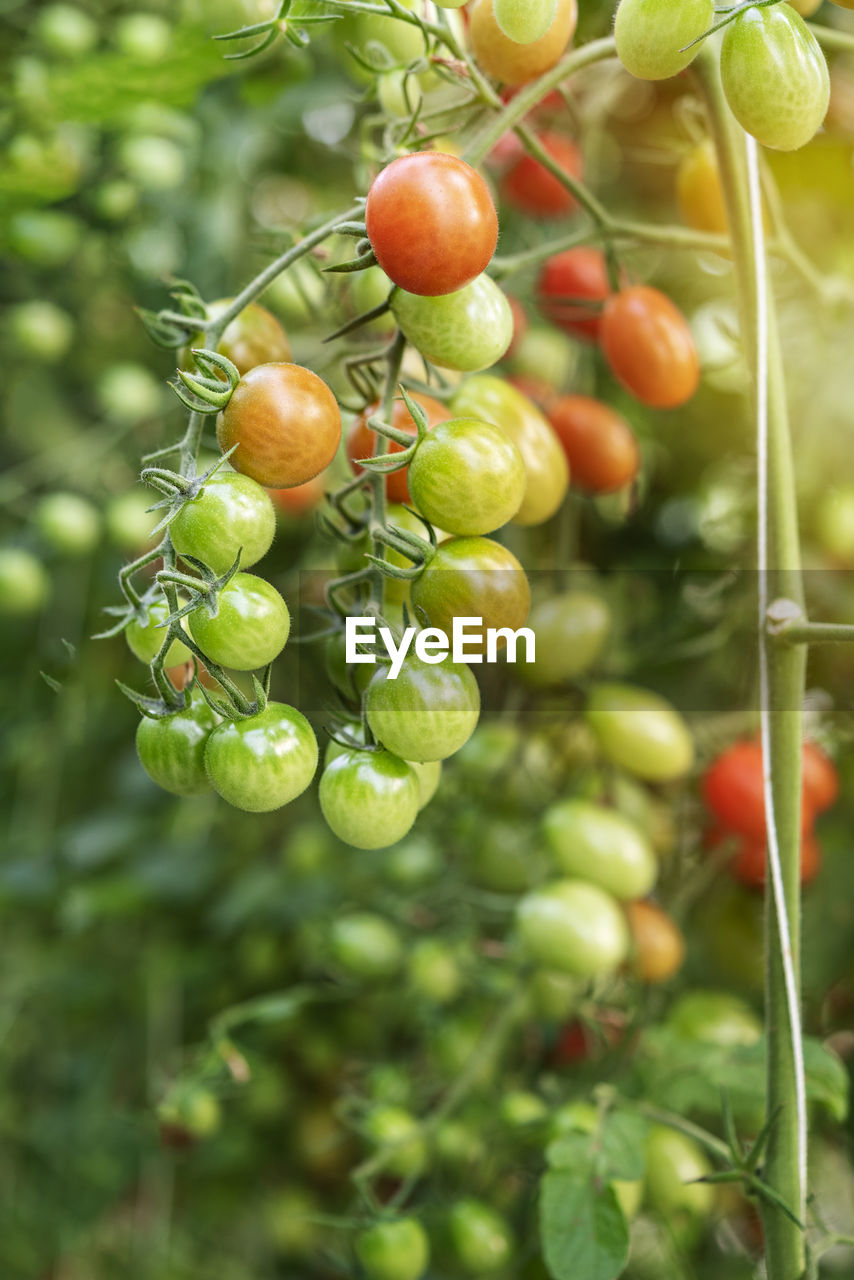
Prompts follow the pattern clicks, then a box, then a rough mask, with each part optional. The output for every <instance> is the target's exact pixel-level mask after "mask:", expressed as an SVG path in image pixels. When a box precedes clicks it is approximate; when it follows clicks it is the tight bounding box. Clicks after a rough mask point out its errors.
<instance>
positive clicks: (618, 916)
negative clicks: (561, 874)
mask: <svg viewBox="0 0 854 1280" xmlns="http://www.w3.org/2000/svg"><path fill="white" fill-rule="evenodd" d="M516 928H517V932H518V935H519V939H520V941H521V944H522V947H523V950H524V951H525V953H526V954H527V955H528V956H529V957H530V959H531V960H533V961H534V962H535V963H536V964H540V965H543V966H544V967H545V968H547V969H557V970H559V971H561V972H563V973H573V974H576V975H577V976H578V977H579V978H593V977H596V976H597V975H599V974H606V973H612V972H613V971H614V970H615V969H617V968H619V966H620V965H621V964H622V963H623V961H624V960H625V958H626V956H627V954H628V950H629V933H628V929H627V927H626V921H625V917H624V916H623V913H622V911H621V910H620V908H619V906H618V905H617V902H616V901H615V899H614V898H613V897H612V896H611V895H610V894H609V893H606V892H605V890H604V889H600V888H599V886H598V885H595V884H589V883H588V882H587V881H586V880H569V879H567V880H554V881H552V882H551V883H549V884H545V885H542V886H541V887H540V888H538V889H532V890H531V891H530V892H529V893H526V894H525V896H524V897H523V898H521V899H520V901H519V904H518V906H517V908H516Z"/></svg>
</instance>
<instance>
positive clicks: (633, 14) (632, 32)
mask: <svg viewBox="0 0 854 1280" xmlns="http://www.w3.org/2000/svg"><path fill="white" fill-rule="evenodd" d="M714 20H715V5H714V0H679V4H678V5H675V6H674V5H672V4H670V3H669V2H668V0H620V4H619V7H618V9H617V17H616V20H615V22H614V39H615V40H616V44H617V56H618V57H619V59H620V61H621V62H622V64H623V66H624V67H625V68H626V70H627V71H629V72H630V73H631V74H632V75H633V76H637V77H638V79H639V80H666V79H668V78H669V77H670V76H675V75H677V74H678V73H679V72H680V71H683V70H684V69H685V67H687V66H688V64H689V62H693V60H694V58H695V57H696V56H697V54H698V52H699V49H700V46H699V44H695V43H694V41H695V40H698V39H699V38H700V36H702V35H704V34H705V33H706V32H707V31H708V29H709V27H711V25H712V23H713V22H714Z"/></svg>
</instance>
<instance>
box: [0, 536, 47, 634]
mask: <svg viewBox="0 0 854 1280" xmlns="http://www.w3.org/2000/svg"><path fill="white" fill-rule="evenodd" d="M49 592H50V578H49V577H48V575H47V572H46V570H45V567H44V565H43V564H42V562H41V560H39V559H38V558H37V557H36V556H34V555H33V554H32V552H31V551H25V550H24V548H23V547H2V548H0V614H3V615H5V616H6V617H18V618H26V617H28V616H29V615H30V614H33V613H38V611H39V609H40V608H41V607H42V605H43V604H44V602H45V600H46V599H47V597H48V594H49Z"/></svg>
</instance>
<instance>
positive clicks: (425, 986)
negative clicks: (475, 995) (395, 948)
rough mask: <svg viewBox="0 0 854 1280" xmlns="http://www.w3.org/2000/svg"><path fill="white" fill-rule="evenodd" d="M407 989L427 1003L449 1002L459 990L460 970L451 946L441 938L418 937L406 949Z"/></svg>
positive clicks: (461, 982) (461, 983) (461, 977)
mask: <svg viewBox="0 0 854 1280" xmlns="http://www.w3.org/2000/svg"><path fill="white" fill-rule="evenodd" d="M407 978H408V981H409V987H410V989H411V990H412V991H413V992H414V993H415V994H416V995H417V996H419V997H420V998H421V999H423V1000H427V1001H429V1003H430V1004H450V1002H451V1001H452V1000H455V999H456V998H457V996H458V995H459V993H460V990H461V988H462V985H463V974H462V971H461V969H460V964H459V960H458V959H457V955H456V952H455V950H454V948H453V947H452V946H450V945H449V944H448V943H447V942H445V941H444V939H442V938H422V939H421V940H420V941H418V942H416V943H415V945H414V946H413V948H412V950H411V951H410V953H409V962H408V964H407Z"/></svg>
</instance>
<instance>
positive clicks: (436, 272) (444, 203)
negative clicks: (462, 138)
mask: <svg viewBox="0 0 854 1280" xmlns="http://www.w3.org/2000/svg"><path fill="white" fill-rule="evenodd" d="M365 225H366V227H367V231H368V239H369V240H370V242H371V247H372V248H373V251H374V253H375V254H376V258H377V262H378V263H379V264H380V266H381V267H382V269H383V271H384V272H385V273H386V275H387V276H388V277H389V279H390V280H393V281H394V283H395V284H396V285H399V286H400V288H401V289H405V290H406V291H407V293H414V294H418V295H419V296H426V297H437V296H439V295H441V294H446V293H456V292H457V291H458V290H459V289H462V288H464V287H465V285H467V284H470V283H471V282H472V281H473V280H474V279H475V278H476V277H477V276H479V275H480V273H481V272H482V271H483V270H484V269H485V268H486V266H487V264H488V263H489V260H490V258H491V257H492V255H493V253H494V252H495V246H496V244H497V243H498V215H497V214H496V212H495V205H494V204H493V203H492V197H491V196H490V194H489V188H488V187H487V185H486V183H485V182H484V180H483V178H482V177H481V176H480V174H479V173H477V172H476V170H474V169H472V167H471V165H468V164H466V163H465V161H464V160H460V159H458V158H457V156H451V155H447V154H445V153H444V152H442V151H418V152H414V153H413V154H412V155H408V156H398V158H397V159H396V160H392V162H391V164H389V165H386V167H385V169H383V170H382V172H381V173H380V174H379V176H378V177H376V178H375V179H374V181H373V183H372V184H371V189H370V191H369V192H368V199H367V203H366V205H365Z"/></svg>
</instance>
